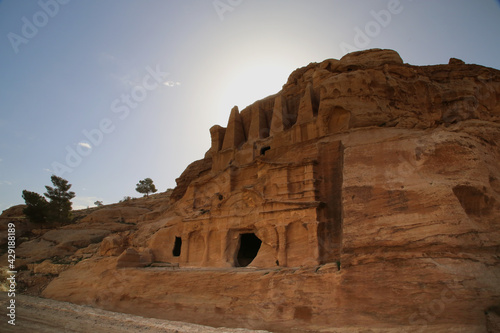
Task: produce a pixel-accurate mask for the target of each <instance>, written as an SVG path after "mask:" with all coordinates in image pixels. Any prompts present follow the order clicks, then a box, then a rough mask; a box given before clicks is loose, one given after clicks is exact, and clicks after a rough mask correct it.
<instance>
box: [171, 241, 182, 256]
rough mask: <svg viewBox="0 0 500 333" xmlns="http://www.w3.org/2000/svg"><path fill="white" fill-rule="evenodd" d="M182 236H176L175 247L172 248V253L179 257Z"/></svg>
mask: <svg viewBox="0 0 500 333" xmlns="http://www.w3.org/2000/svg"><path fill="white" fill-rule="evenodd" d="M181 247H182V238H180V237H175V243H174V249H173V250H172V255H173V256H174V257H179V256H180V255H181Z"/></svg>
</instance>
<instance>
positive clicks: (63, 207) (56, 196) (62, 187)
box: [44, 175, 75, 223]
mask: <svg viewBox="0 0 500 333" xmlns="http://www.w3.org/2000/svg"><path fill="white" fill-rule="evenodd" d="M50 180H51V181H52V184H53V185H54V187H51V186H45V188H46V189H47V193H44V195H45V196H46V197H47V198H49V199H50V203H49V211H48V217H49V220H53V221H57V222H60V223H68V222H69V221H70V220H71V199H73V198H74V197H75V192H70V191H69V189H70V188H71V184H68V181H67V180H66V179H63V178H61V177H58V176H56V175H52V177H50Z"/></svg>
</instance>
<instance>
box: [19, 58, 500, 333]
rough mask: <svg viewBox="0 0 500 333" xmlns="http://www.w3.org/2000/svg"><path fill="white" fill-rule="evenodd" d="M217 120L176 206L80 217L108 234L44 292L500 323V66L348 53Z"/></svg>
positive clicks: (315, 322)
mask: <svg viewBox="0 0 500 333" xmlns="http://www.w3.org/2000/svg"><path fill="white" fill-rule="evenodd" d="M210 133H211V136H212V147H211V149H210V150H209V151H208V152H207V154H206V156H205V157H204V158H203V159H202V160H200V161H197V162H194V163H193V164H191V165H190V166H189V167H188V168H187V169H186V171H185V172H184V173H183V174H182V175H181V176H180V178H179V179H178V180H177V182H178V187H177V188H176V189H175V190H174V192H173V193H172V196H171V197H170V204H169V206H168V207H167V206H165V207H164V208H163V209H156V210H155V211H152V210H149V211H147V212H146V211H136V212H134V213H133V214H136V215H133V214H132V215H133V216H137V220H134V221H133V222H131V223H134V225H135V227H134V228H133V229H131V230H125V229H123V230H122V229H119V228H118V229H114V226H112V225H109V226H106V227H102V228H99V227H97V226H98V225H99V224H100V223H102V222H103V221H107V219H106V218H105V217H103V216H100V215H99V214H93V216H88V217H86V218H85V219H83V220H82V221H81V223H82V225H85V226H87V225H88V223H93V224H95V227H93V228H94V229H95V230H96V233H95V234H92V235H89V234H87V236H86V237H90V238H87V239H88V240H87V241H86V243H85V244H87V243H89V242H90V243H92V244H96V245H95V246H96V247H97V246H99V248H98V249H95V250H94V251H93V252H92V253H91V255H89V256H88V257H85V258H84V259H83V260H81V261H79V262H78V263H77V264H76V265H74V264H71V265H69V266H68V267H65V268H64V269H65V270H64V271H63V272H62V273H61V274H59V276H58V277H57V278H55V279H54V280H53V281H52V282H51V283H50V284H49V285H48V286H47V287H46V288H45V289H44V291H43V293H42V294H43V296H45V297H48V298H53V299H57V300H65V301H70V302H74V303H78V304H90V305H94V306H97V307H101V308H104V309H109V310H114V311H122V312H127V313H133V314H139V315H144V316H152V317H157V318H165V319H171V320H182V321H190V322H195V323H200V324H208V325H213V326H234V327H248V328H258V329H267V330H271V331H276V332H290V331H291V330H294V331H297V332H300V331H304V332H305V331H308V332H309V331H322V332H326V331H332V332H334V331H335V332H343V331H345V332H347V331H350V330H356V329H361V328H363V327H364V328H370V329H372V330H373V331H377V329H378V330H380V331H384V332H386V331H394V332H396V331H397V332H401V331H434V332H438V331H442V332H451V331H454V332H494V331H495V330H497V329H498V311H499V310H498V309H499V306H500V267H499V263H500V260H499V259H500V258H499V255H498V253H499V252H500V251H499V250H500V231H499V229H500V228H499V227H500V209H499V208H500V164H499V161H500V148H499V146H498V142H500V72H499V71H498V70H495V69H491V68H486V67H482V66H478V65H469V64H465V63H463V62H462V61H460V60H458V59H450V63H449V64H447V65H436V66H421V67H418V66H412V65H408V64H404V63H403V61H402V59H401V58H400V56H399V55H398V54H397V53H396V52H394V51H391V50H368V51H363V52H356V53H351V54H348V55H346V56H344V57H343V58H342V59H340V60H334V59H330V60H325V61H323V62H321V63H312V64H309V65H308V66H306V67H303V68H300V69H297V70H296V71H294V72H293V73H292V74H291V75H290V77H289V79H288V81H287V83H286V84H285V85H284V86H283V89H282V90H281V91H280V92H278V93H277V94H276V95H273V96H270V97H268V98H265V99H263V100H260V101H257V102H255V103H254V104H252V105H250V106H249V107H247V108H245V109H243V110H241V112H240V111H239V110H238V108H237V107H235V108H233V110H232V111H231V113H230V116H229V121H228V124H227V126H226V127H225V128H224V127H221V126H214V127H212V128H211V129H210ZM108 222H109V221H108ZM97 230H101V231H97ZM102 230H106V232H104V231H102ZM53 233H54V235H50V234H49V235H47V234H46V235H45V236H44V237H42V238H40V239H38V240H33V241H31V242H36V241H38V242H40V243H42V242H44V241H51V239H52V238H51V237H52V236H54V237H56V234H57V231H54V232H53ZM73 234H74V235H75V241H69V243H68V241H67V242H65V243H63V244H64V245H61V244H58V245H57V246H56V247H57V248H58V249H60V250H65V251H72V249H73V248H74V247H75V246H76V245H75V242H76V239H77V238H78V237H77V236H76V235H77V232H76V231H73ZM73 234H72V235H73ZM49 236H50V237H49ZM92 237H95V238H92ZM97 238H99V241H95V240H96V239H97ZM71 239H73V238H71ZM92 239H94V241H92ZM100 239H102V241H100ZM26 246H28V245H26ZM36 246H41V245H36ZM44 246H45V245H44ZM72 246H73V248H72ZM60 254H61V253H57V254H56V255H60ZM33 256H36V255H35V254H33ZM36 258H37V260H40V258H39V257H36ZM31 261H32V262H33V261H34V260H33V259H31Z"/></svg>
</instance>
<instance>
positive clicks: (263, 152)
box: [260, 146, 271, 155]
mask: <svg viewBox="0 0 500 333" xmlns="http://www.w3.org/2000/svg"><path fill="white" fill-rule="evenodd" d="M268 150H271V147H269V146H265V147H262V148H260V154H261V155H266V151H268Z"/></svg>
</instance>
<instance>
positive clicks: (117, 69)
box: [0, 0, 500, 210]
mask: <svg viewBox="0 0 500 333" xmlns="http://www.w3.org/2000/svg"><path fill="white" fill-rule="evenodd" d="M499 33H500V6H499V3H498V2H497V1H493V0H476V1H471V0H446V1H440V0H435V1H425V0H413V1H411V0H400V1H397V0H381V1H378V0H377V1H374V0H369V1H368V0H366V1H355V0H354V1H353V0H349V1H347V0H345V1H334V0H314V1H305V0H304V1H298V0H277V1H272V0H217V1H213V0H141V1H139V0H135V1H132V0H106V1H104V0H72V1H69V0H40V1H35V0H33V1H29V0H3V1H0V37H1V41H0V210H4V209H6V208H8V207H9V206H12V205H14V204H20V203H23V199H22V197H21V192H22V190H23V189H28V190H31V191H36V192H39V193H42V192H44V191H45V188H44V185H49V184H50V176H51V174H52V173H56V174H58V175H61V176H62V177H63V178H65V179H68V180H69V182H70V183H71V184H73V187H72V190H74V191H75V192H76V195H77V196H76V198H75V199H74V200H73V203H74V204H73V207H74V208H83V207H87V206H93V203H94V201H96V200H102V201H104V203H112V202H117V201H118V200H120V199H122V198H123V197H124V196H128V195H130V196H136V197H137V196H140V194H139V193H137V192H136V191H135V184H136V183H137V182H138V181H139V180H141V179H144V178H146V177H150V178H152V179H153V180H154V182H155V184H156V186H157V188H158V189H159V190H160V191H165V190H166V189H167V188H172V187H174V186H175V178H177V177H179V175H180V174H181V172H182V171H183V170H184V169H185V168H186V166H187V165H188V164H189V163H190V162H192V161H194V160H197V159H200V158H202V157H203V156H204V154H205V152H206V151H207V150H208V149H209V148H210V135H209V128H210V127H211V126H212V125H215V124H220V125H222V126H226V124H227V119H228V117H229V112H230V110H231V108H232V107H233V106H234V105H238V106H239V108H240V110H242V109H243V108H244V107H245V106H247V105H248V104H251V103H252V102H254V101H255V100H258V99H261V98H264V97H266V96H268V95H271V94H274V93H276V92H278V91H279V90H280V89H281V87H282V85H283V84H284V83H285V82H286V80H287V77H288V75H289V74H290V73H291V72H292V71H293V70H294V69H296V68H298V67H302V66H305V65H307V64H308V63H310V62H319V61H322V60H324V59H327V58H336V59H339V58H340V57H342V56H343V55H344V54H345V53H346V52H347V51H348V50H351V49H352V50H354V49H367V48H390V49H394V50H396V51H398V52H399V54H400V55H401V57H402V58H403V60H404V61H405V62H407V63H410V64H416V65H424V64H440V63H448V60H449V58H450V57H455V58H460V59H462V60H464V61H465V62H467V63H476V64H481V65H485V66H489V67H494V68H500V37H499Z"/></svg>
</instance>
